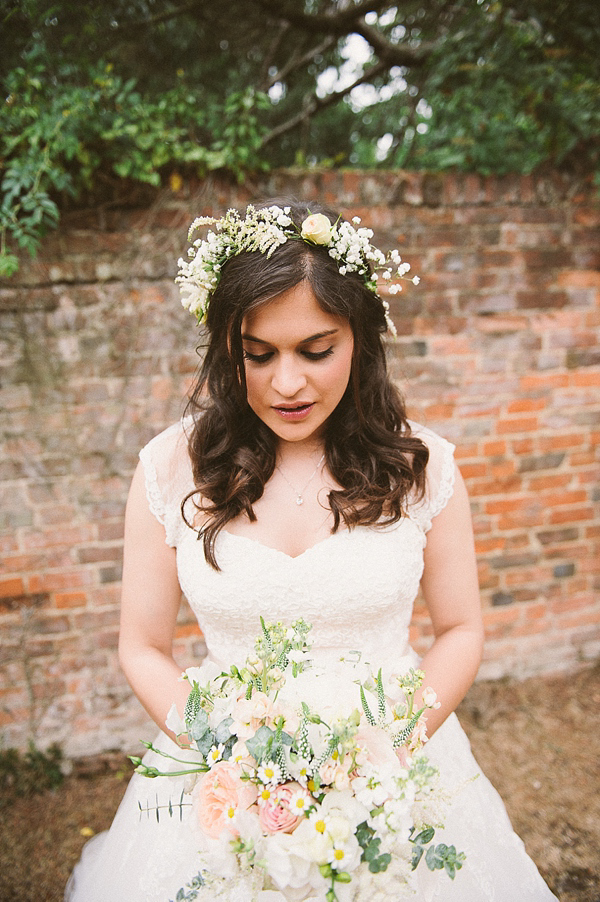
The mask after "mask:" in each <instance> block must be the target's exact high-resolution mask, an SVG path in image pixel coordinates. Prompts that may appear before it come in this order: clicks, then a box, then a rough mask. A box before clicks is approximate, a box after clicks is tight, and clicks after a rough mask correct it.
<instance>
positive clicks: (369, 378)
mask: <svg viewBox="0 0 600 902" xmlns="http://www.w3.org/2000/svg"><path fill="white" fill-rule="evenodd" d="M275 202H277V203H279V205H280V206H284V205H285V206H290V207H291V211H290V216H291V217H292V219H293V221H294V223H295V224H296V225H297V226H298V229H300V226H301V223H302V222H303V220H304V219H305V218H306V217H307V216H308V215H309V214H310V213H325V214H326V215H327V216H328V217H329V219H330V220H331V221H332V222H335V220H336V219H337V214H336V213H334V212H333V211H331V210H328V209H326V208H325V207H321V206H319V205H317V204H312V203H311V205H310V210H309V208H308V206H307V205H306V204H304V203H298V202H291V201H281V200H280V201H271V202H269V204H265V205H264V206H268V205H270V204H271V203H275ZM303 281H306V282H308V284H309V285H310V287H311V289H312V291H313V293H314V295H315V298H316V299H317V301H318V303H319V304H320V306H321V308H322V309H323V310H324V311H326V312H327V313H330V314H333V315H336V316H343V317H344V318H345V319H346V320H347V321H348V323H349V324H350V326H351V328H352V333H353V336H354V350H353V357H352V365H351V375H350V380H349V383H348V387H347V389H346V391H345V393H344V395H343V397H342V399H341V401H340V403H339V404H338V406H337V408H336V409H335V410H334V412H333V413H332V414H331V416H330V417H329V419H328V420H327V423H326V425H325V456H326V462H327V467H328V469H329V470H330V472H331V474H332V476H333V477H334V479H335V480H336V481H337V483H338V484H339V485H340V486H342V488H341V489H337V490H332V491H331V492H330V493H329V505H330V507H331V510H332V512H333V527H332V532H335V531H336V530H337V529H338V528H339V526H340V523H341V522H342V521H343V522H344V524H345V526H346V528H348V529H351V528H352V527H354V526H357V525H364V526H383V525H387V524H389V523H394V522H396V521H397V520H399V519H400V518H401V517H402V516H403V513H404V509H405V504H406V499H407V496H408V495H409V493H410V492H412V491H414V492H415V493H416V497H422V495H423V493H424V490H425V468H426V465H427V461H428V458H429V452H428V449H427V446H426V445H425V444H424V443H423V442H422V441H421V440H420V439H419V438H417V437H416V436H413V435H411V430H410V426H409V424H408V422H407V419H406V410H405V406H404V402H403V400H402V397H401V395H400V393H399V391H398V390H397V388H396V387H395V386H394V385H393V384H392V382H391V381H390V379H389V377H388V373H387V367H386V360H385V352H384V347H383V342H382V335H383V333H384V332H385V331H386V328H387V325H386V321H385V312H384V309H383V304H382V303H381V301H380V300H379V299H378V298H377V297H376V296H375V295H374V294H373V292H372V291H369V289H368V288H366V286H365V284H364V282H363V279H362V277H361V276H359V275H357V274H356V273H350V274H347V275H341V274H340V273H339V271H338V264H336V262H335V261H334V260H333V259H332V258H331V257H330V256H329V253H328V249H327V247H323V246H313V245H310V244H307V243H306V242H305V241H303V240H302V239H301V238H298V240H295V239H294V238H290V239H289V240H288V241H286V243H285V244H283V245H281V246H280V247H278V248H277V250H276V251H275V252H274V253H273V254H272V255H271V257H269V258H267V257H266V255H264V254H261V253H260V252H259V251H254V252H244V253H242V254H239V255H238V256H236V257H232V258H231V259H230V260H229V261H227V263H225V264H224V266H223V269H222V273H221V278H220V281H219V284H218V287H217V288H216V290H215V292H214V294H213V296H212V299H211V301H210V305H209V308H208V314H207V319H206V344H205V347H204V359H203V362H202V364H201V366H200V370H199V373H198V377H197V380H196V383H195V385H194V388H193V391H192V393H191V396H190V400H189V403H188V408H187V412H188V413H191V414H192V416H193V427H192V428H191V430H190V433H189V435H188V444H189V455H190V458H191V462H192V470H193V476H194V483H195V489H194V490H193V491H192V492H190V493H189V494H188V495H187V496H186V498H185V499H184V501H183V503H182V513H183V516H184V518H185V519H186V522H187V523H188V525H192V524H191V523H189V519H188V518H187V517H186V513H185V505H186V502H187V501H188V500H190V499H191V500H192V501H193V504H194V506H195V508H196V509H197V510H198V511H200V512H202V513H203V514H205V515H206V520H205V522H204V523H203V525H202V526H201V528H200V529H199V530H198V538H202V540H203V543H204V554H205V556H206V559H207V561H208V562H209V563H210V564H211V566H212V567H214V568H215V569H216V570H218V569H219V566H218V564H217V560H216V556H215V541H216V538H217V536H218V534H219V532H220V531H221V530H222V529H223V527H224V526H225V525H226V524H227V523H228V522H229V521H230V520H233V519H234V518H235V517H237V516H238V515H239V514H242V513H244V514H246V516H247V517H248V519H249V520H256V515H255V513H254V510H253V507H252V505H253V504H254V502H256V501H258V499H259V498H260V497H261V496H262V494H263V491H264V486H265V483H266V482H267V481H268V480H269V479H270V477H271V475H272V474H273V470H274V469H275V460H276V437H275V436H274V434H273V433H272V432H271V430H270V429H269V428H268V427H267V426H265V424H264V423H263V422H262V420H261V419H260V418H259V417H257V415H256V414H255V413H254V411H253V410H252V409H251V408H250V406H249V404H248V402H247V400H246V378H245V369H244V356H243V348H242V337H241V329H242V320H243V318H244V317H245V316H246V314H247V313H249V312H250V311H251V310H255V309H256V308H257V307H260V306H262V305H263V304H267V303H268V302H269V301H271V300H273V299H274V298H276V297H277V296H278V295H280V294H281V293H282V292H284V291H288V290H289V289H291V288H293V287H294V286H296V285H298V284H299V283H300V282H303ZM194 528H195V527H194Z"/></svg>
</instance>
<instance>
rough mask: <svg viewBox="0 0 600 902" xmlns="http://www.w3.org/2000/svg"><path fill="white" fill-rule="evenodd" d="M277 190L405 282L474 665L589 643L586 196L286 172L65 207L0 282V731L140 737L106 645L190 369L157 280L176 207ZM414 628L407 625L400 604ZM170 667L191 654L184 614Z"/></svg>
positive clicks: (422, 406) (76, 750)
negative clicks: (451, 493) (466, 588)
mask: <svg viewBox="0 0 600 902" xmlns="http://www.w3.org/2000/svg"><path fill="white" fill-rule="evenodd" d="M280 194H293V195H296V196H299V197H303V198H307V199H308V200H310V199H322V200H324V201H326V202H328V203H330V204H332V205H334V206H337V207H339V208H341V209H342V210H343V211H344V213H345V214H347V215H356V214H358V215H360V216H362V217H363V222H364V224H369V225H372V226H373V227H374V228H375V229H376V234H377V242H378V244H380V245H381V246H387V247H393V246H398V247H399V248H400V250H401V252H402V254H403V256H406V258H407V259H408V260H410V261H411V262H412V264H413V270H414V272H418V273H420V274H421V275H422V277H423V278H422V282H421V285H420V286H419V288H412V287H409V289H408V290H406V291H405V292H404V293H403V294H402V295H399V296H397V297H395V298H393V299H392V311H393V317H394V320H395V322H396V324H397V326H398V329H399V333H400V334H399V339H398V341H397V342H396V343H394V344H392V345H390V362H391V366H392V369H393V372H394V375H395V377H396V378H397V379H398V380H399V381H400V383H401V384H402V386H403V388H404V389H405V391H406V394H407V397H408V399H409V408H410V412H411V414H412V415H413V416H414V417H415V418H416V419H419V420H421V421H423V422H425V423H427V424H428V425H430V426H432V427H433V428H435V429H437V430H438V431H440V432H441V433H442V434H443V435H445V436H446V437H448V438H450V439H451V440H453V441H455V442H456V443H457V445H458V448H459V451H458V456H459V461H460V465H461V469H462V471H463V473H464V476H465V478H466V480H467V483H468V487H469V490H470V494H471V498H472V504H473V515H474V523H475V530H476V535H477V544H478V551H479V562H480V577H481V586H482V597H483V605H484V614H485V621H486V627H487V633H488V643H487V650H486V659H485V663H484V665H483V667H482V670H481V673H482V675H484V676H488V677H489V676H492V677H499V676H501V675H503V674H512V675H516V676H525V675H527V674H533V673H540V672H552V671H556V670H559V669H566V668H572V667H575V666H576V665H577V664H578V663H579V662H582V661H586V660H591V659H592V658H593V657H594V656H596V655H597V654H598V651H599V649H600V630H599V628H598V620H599V614H600V605H599V603H598V596H597V592H596V590H597V589H598V584H599V576H598V571H599V563H598V534H599V530H598V520H597V519H595V518H596V517H597V514H598V502H599V501H600V495H599V493H598V488H597V477H598V470H599V467H598V436H599V430H600V426H599V419H600V417H599V414H600V351H599V342H598V339H599V333H600V309H599V302H600V272H599V263H600V243H599V241H598V237H599V226H600V205H599V203H598V198H597V196H596V195H595V194H594V190H593V188H592V187H591V186H590V185H585V184H584V185H575V184H574V183H572V182H570V181H569V180H566V179H561V178H558V177H545V178H537V179H535V178H525V177H523V178H519V177H515V178H506V179H502V180H498V179H492V178H489V179H480V178H478V177H475V176H465V177H462V176H455V175H447V176H444V177H440V176H428V175H422V174H414V173H413V174H405V173H401V172H395V173H377V174H365V173H362V174H360V173H356V172H340V173H332V172H329V173H310V174H307V173H302V174H297V173H289V172H282V173H276V174H273V175H270V176H268V177H264V178H263V179H262V180H261V181H259V182H257V183H253V184H251V185H250V184H247V185H245V186H242V187H235V186H233V187H232V186H229V185H227V184H225V183H219V182H218V181H207V182H205V183H201V184H198V185H194V186H189V185H188V186H186V187H185V188H184V189H183V190H182V191H181V193H180V194H178V195H173V194H170V193H168V192H164V193H160V194H158V195H156V196H155V197H154V198H153V199H152V200H151V201H150V202H148V203H147V204H145V205H144V206H140V205H138V206H137V207H136V206H135V205H131V204H130V205H129V206H127V205H126V204H121V205H120V206H113V207H102V208H98V209H96V210H93V211H92V212H87V213H78V214H77V215H74V214H72V215H69V216H67V217H65V219H64V223H63V226H62V227H61V230H60V232H58V233H57V234H55V235H51V236H49V237H48V238H47V240H46V241H45V245H44V249H43V252H42V253H41V255H40V257H39V258H38V260H37V261H36V262H35V263H31V262H29V261H27V260H24V261H23V266H22V269H21V271H20V272H19V274H18V275H17V276H16V277H15V278H14V279H13V280H11V282H10V283H5V284H4V285H3V286H2V287H1V288H0V309H1V317H2V319H1V331H0V348H1V353H0V403H1V406H2V432H1V437H0V442H1V445H0V478H1V479H2V484H1V487H0V493H1V523H0V525H1V527H2V538H1V542H2V546H1V547H2V564H1V572H0V626H1V629H2V664H3V676H2V682H1V684H0V699H1V701H0V731H1V734H0V735H1V737H2V739H1V741H2V742H3V743H4V744H5V745H18V746H24V745H25V744H26V742H27V740H28V738H30V737H34V738H35V739H36V741H37V742H39V743H40V744H42V745H43V744H45V743H47V742H50V741H51V740H58V741H60V742H61V743H62V744H63V746H64V747H65V748H66V750H67V752H68V753H71V754H80V753H86V752H93V751H99V750H101V749H106V748H114V747H117V746H129V747H131V746H132V744H133V743H134V742H135V741H136V739H137V738H138V737H139V736H140V735H148V732H147V730H148V728H147V726H146V721H145V718H144V715H143V714H142V713H141V711H140V708H139V705H138V704H137V702H136V701H135V700H133V699H132V697H131V695H130V693H129V691H128V689H127V687H126V685H125V681H124V679H123V677H122V675H121V673H120V671H119V667H118V664H117V660H116V643H117V627H118V604H119V579H120V567H121V551H122V548H121V543H122V523H123V508H124V502H125V498H126V493H127V488H128V483H129V480H130V477H131V473H132V471H133V468H134V466H135V463H136V455H137V451H138V449H139V447H140V446H141V445H143V444H144V443H145V442H146V441H147V440H148V439H149V438H150V437H151V436H152V435H154V434H155V433H157V432H158V431H160V430H161V429H162V428H163V427H164V426H166V425H167V424H168V423H170V422H172V421H173V420H175V419H176V418H177V417H178V416H179V415H180V413H181V411H182V408H183V401H182V399H183V397H184V395H185V392H186V390H187V387H188V386H189V383H190V380H191V378H192V376H193V372H194V369H195V365H196V360H197V358H196V355H195V352H194V341H195V336H194V330H193V325H192V320H191V319H190V318H189V316H188V315H187V314H186V313H185V312H184V311H183V310H182V308H181V307H180V304H179V301H178V297H177V292H176V291H175V289H174V286H173V283H172V278H173V275H174V273H175V269H176V260H177V258H178V256H180V255H181V253H182V252H183V250H184V248H185V246H186V237H185V233H186V230H187V226H188V224H189V223H190V221H191V219H192V218H193V216H194V215H197V214H199V213H209V212H212V211H222V210H223V209H224V208H226V207H228V206H236V205H237V206H240V205H243V204H245V203H246V202H247V201H250V200H253V199H256V198H263V197H265V196H274V195H280ZM413 639H414V641H415V643H416V645H417V647H418V648H420V649H422V648H423V647H424V646H425V645H426V643H427V642H428V641H429V627H428V625H427V618H426V612H425V610H424V608H423V606H422V605H418V606H417V608H416V611H415V617H414V623H413ZM177 653H178V659H179V660H180V662H181V664H182V665H184V664H187V663H189V662H190V661H192V660H197V659H198V658H199V657H200V656H201V655H202V653H203V643H202V637H201V636H200V635H199V634H198V632H197V630H196V628H195V626H194V624H193V623H192V620H191V617H190V615H189V612H188V610H187V609H186V608H185V607H184V608H183V609H182V614H181V618H180V624H179V629H178V638H177Z"/></svg>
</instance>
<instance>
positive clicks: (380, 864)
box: [356, 821, 392, 874]
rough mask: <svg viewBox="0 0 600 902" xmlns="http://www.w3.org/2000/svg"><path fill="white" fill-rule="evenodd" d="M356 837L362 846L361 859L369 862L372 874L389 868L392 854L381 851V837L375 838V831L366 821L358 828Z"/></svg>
mask: <svg viewBox="0 0 600 902" xmlns="http://www.w3.org/2000/svg"><path fill="white" fill-rule="evenodd" d="M356 839H357V840H358V844H359V845H360V846H361V848H362V850H363V851H362V855H361V861H366V862H368V865H369V870H370V871H371V873H372V874H379V873H380V872H381V871H385V870H387V868H388V865H389V864H390V862H391V860H392V856H391V855H390V854H389V853H388V852H384V853H381V851H380V848H379V847H380V845H381V839H380V838H379V837H377V838H375V831H374V830H373V828H372V827H369V825H368V824H367V822H366V821H363V822H362V824H359V825H358V827H357V828H356Z"/></svg>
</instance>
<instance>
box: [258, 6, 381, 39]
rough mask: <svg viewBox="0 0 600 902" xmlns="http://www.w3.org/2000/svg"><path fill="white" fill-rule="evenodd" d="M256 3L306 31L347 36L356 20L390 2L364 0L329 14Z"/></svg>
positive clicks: (294, 7)
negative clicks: (349, 28) (351, 24)
mask: <svg viewBox="0 0 600 902" xmlns="http://www.w3.org/2000/svg"><path fill="white" fill-rule="evenodd" d="M255 3H256V4H257V5H258V6H260V7H262V8H263V9H264V10H265V11H266V12H269V13H270V14H271V15H272V16H276V17H277V18H279V19H285V21H286V22H291V23H292V24H293V25H297V26H298V27H299V28H302V29H304V30H305V31H312V32H314V31H318V32H322V33H325V34H338V35H339V34H345V33H346V31H347V30H348V26H349V24H350V23H352V22H353V21H354V20H355V19H358V18H360V17H361V16H365V15H366V14H367V13H370V12H373V13H378V12H380V10H381V9H382V8H384V7H386V6H389V5H390V4H389V0H362V2H361V3H355V4H350V5H349V6H347V7H344V8H343V9H338V10H336V11H335V12H329V13H316V14H314V15H311V14H310V13H304V12H302V10H301V9H299V8H298V7H297V6H293V5H289V4H287V3H285V4H284V3H282V2H281V0H255Z"/></svg>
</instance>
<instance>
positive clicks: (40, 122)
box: [0, 50, 269, 278]
mask: <svg viewBox="0 0 600 902" xmlns="http://www.w3.org/2000/svg"><path fill="white" fill-rule="evenodd" d="M37 56H38V54H37V52H36V51H35V50H34V51H32V52H30V53H29V54H28V57H27V58H26V61H25V65H23V66H19V67H17V68H15V69H13V70H12V71H11V72H10V73H9V74H8V76H7V78H6V80H5V85H4V88H5V91H4V93H5V96H6V101H5V103H4V105H3V106H2V108H0V166H1V185H0V190H1V203H0V277H4V278H6V277H9V276H11V275H12V274H13V273H14V272H16V270H17V269H18V266H19V262H18V256H17V253H15V251H16V250H17V249H22V250H25V251H27V252H29V254H31V255H32V256H34V255H35V253H36V251H37V249H38V247H39V244H40V241H41V239H42V238H43V236H44V234H45V233H46V232H47V231H48V230H49V229H51V228H54V227H55V226H56V224H57V222H58V219H59V208H58V204H57V201H58V199H59V197H60V196H61V195H67V196H71V197H73V198H77V197H78V196H80V195H81V192H82V191H83V190H84V189H85V188H90V187H92V186H93V185H94V183H95V181H96V179H97V176H98V174H99V173H100V172H102V171H104V172H109V173H113V174H114V175H116V176H119V177H120V178H126V179H131V180H133V181H137V182H145V183H148V184H151V185H157V186H158V185H160V184H161V183H162V182H163V180H164V179H165V177H166V176H167V175H169V174H170V173H173V172H175V171H177V168H178V167H186V168H189V167H193V168H194V169H195V171H196V172H197V173H198V174H199V175H201V176H202V175H205V174H206V173H207V172H210V171H213V170H217V169H227V170H228V171H229V172H231V173H233V174H234V175H235V176H236V177H237V178H238V179H241V178H242V177H243V175H244V173H245V172H246V171H247V170H248V169H256V168H262V166H263V164H262V161H261V159H260V157H259V153H258V150H259V146H260V142H261V139H262V136H263V134H264V128H263V127H261V125H260V123H259V118H258V115H257V114H258V112H259V111H260V110H261V109H264V108H265V106H266V105H268V104H269V101H268V98H267V97H266V96H265V95H262V94H260V93H258V92H256V91H254V90H253V89H252V88H247V89H246V90H244V91H237V92H234V93H232V94H230V95H229V96H228V98H227V101H226V104H225V108H224V109H222V108H216V107H215V106H214V105H213V106H211V103H210V102H208V100H207V98H205V97H204V96H203V95H202V92H201V91H200V90H198V89H197V88H194V89H192V88H190V87H188V86H187V85H186V82H185V77H184V75H183V73H182V75H181V77H180V78H179V81H178V83H177V84H176V85H175V87H173V88H171V89H169V90H167V91H165V92H164V93H163V94H161V95H159V96H153V97H148V96H144V95H143V94H142V93H141V92H140V91H139V90H138V89H137V87H136V81H135V79H133V78H130V79H126V80H125V79H123V78H121V77H120V76H119V75H118V74H116V73H115V72H114V71H113V66H112V64H110V63H105V62H103V61H101V62H99V63H97V64H95V65H94V66H93V67H92V68H91V69H90V70H89V72H88V73H87V74H86V73H84V72H81V71H79V70H78V69H77V68H76V67H74V66H73V65H68V64H65V65H63V66H60V67H59V68H58V71H55V72H51V71H50V70H49V68H48V67H47V66H46V65H45V63H44V62H43V61H41V60H39V59H38V58H37ZM215 135H217V136H218V137H217V138H215V137H214V136H215Z"/></svg>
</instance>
